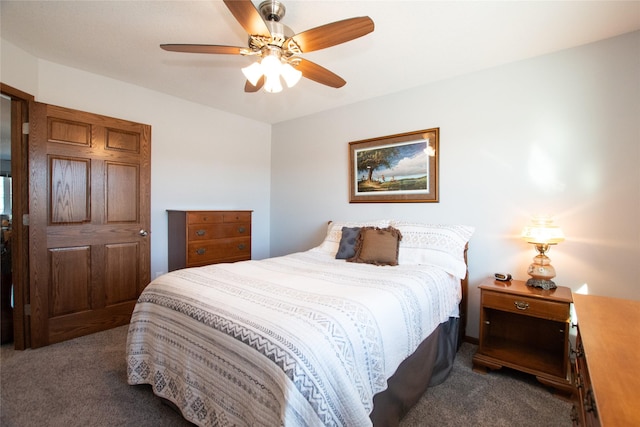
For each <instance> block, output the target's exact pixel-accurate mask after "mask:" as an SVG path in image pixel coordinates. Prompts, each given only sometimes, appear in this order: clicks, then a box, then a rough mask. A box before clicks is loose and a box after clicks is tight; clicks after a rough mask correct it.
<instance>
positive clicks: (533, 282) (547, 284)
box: [527, 279, 556, 290]
mask: <svg viewBox="0 0 640 427" xmlns="http://www.w3.org/2000/svg"><path fill="white" fill-rule="evenodd" d="M527 286H533V287H535V288H542V289H547V290H548V289H555V288H556V284H555V283H554V282H553V280H541V279H529V280H527Z"/></svg>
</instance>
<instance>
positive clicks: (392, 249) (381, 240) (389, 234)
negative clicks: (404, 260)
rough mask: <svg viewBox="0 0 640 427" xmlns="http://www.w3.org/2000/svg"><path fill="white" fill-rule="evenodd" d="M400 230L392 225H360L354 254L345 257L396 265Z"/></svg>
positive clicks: (358, 260)
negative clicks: (384, 226) (350, 256)
mask: <svg viewBox="0 0 640 427" xmlns="http://www.w3.org/2000/svg"><path fill="white" fill-rule="evenodd" d="M400 240H402V234H401V233H400V231H399V230H398V229H396V228H393V227H386V228H379V227H362V228H361V229H360V234H359V235H358V240H357V241H356V254H355V255H354V256H353V257H352V258H349V259H347V261H349V262H360V263H366V264H375V265H398V247H399V246H400Z"/></svg>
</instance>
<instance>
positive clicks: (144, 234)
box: [138, 230, 149, 237]
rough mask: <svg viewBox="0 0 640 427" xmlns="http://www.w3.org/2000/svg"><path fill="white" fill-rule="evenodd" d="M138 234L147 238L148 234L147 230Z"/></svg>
mask: <svg viewBox="0 0 640 427" xmlns="http://www.w3.org/2000/svg"><path fill="white" fill-rule="evenodd" d="M138 234H139V235H141V236H142V237H147V236H148V235H149V232H148V231H147V230H140V231H138Z"/></svg>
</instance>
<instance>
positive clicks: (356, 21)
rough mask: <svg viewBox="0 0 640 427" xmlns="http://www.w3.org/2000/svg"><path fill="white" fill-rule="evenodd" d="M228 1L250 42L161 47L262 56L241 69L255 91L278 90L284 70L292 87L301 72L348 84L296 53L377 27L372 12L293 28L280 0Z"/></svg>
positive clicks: (336, 84) (329, 83)
mask: <svg viewBox="0 0 640 427" xmlns="http://www.w3.org/2000/svg"><path fill="white" fill-rule="evenodd" d="M224 4H225V5H226V6H227V8H228V9H229V10H230V11H231V13H232V14H233V16H234V17H235V18H236V20H237V21H238V22H239V23H240V25H242V27H243V28H244V29H245V31H246V32H247V33H248V34H249V43H248V47H236V46H220V45H204V44H162V45H160V47H161V48H162V49H164V50H168V51H172V52H186V53H210V54H227V55H243V56H256V57H257V58H260V59H259V61H258V62H255V63H253V64H251V65H250V66H249V67H245V68H243V69H242V72H243V73H244V74H245V76H246V77H247V82H246V83H245V86H244V90H245V92H257V91H258V90H260V89H261V88H262V87H264V89H265V91H267V92H272V93H273V92H280V91H281V90H282V83H281V81H280V77H281V76H282V78H283V79H284V80H285V83H286V84H287V86H288V87H293V85H295V84H296V83H297V82H298V80H300V77H306V78H308V79H310V80H313V81H315V82H318V83H321V84H323V85H327V86H330V87H334V88H339V87H342V86H344V85H345V84H346V81H345V80H344V79H342V77H340V76H338V75H337V74H335V73H333V72H331V71H329V70H327V69H326V68H324V67H322V66H320V65H318V64H315V63H313V62H311V61H309V60H307V59H304V58H301V57H300V56H298V55H300V54H301V53H307V52H313V51H315V50H320V49H324V48H327V47H331V46H335V45H338V44H341V43H345V42H348V41H350V40H353V39H356V38H358V37H362V36H364V35H366V34H369V33H370V32H372V31H373V29H374V24H373V21H372V20H371V18H369V17H368V16H362V17H357V18H350V19H345V20H342V21H336V22H332V23H330V24H325V25H322V26H319V27H315V28H312V29H310V30H307V31H303V32H301V33H298V34H295V33H294V32H293V31H292V30H291V28H289V27H287V26H286V25H283V24H281V23H280V20H281V19H282V18H283V17H284V15H285V11H286V9H285V7H284V5H283V4H282V3H280V2H279V1H275V0H267V1H263V2H262V3H260V5H259V6H258V8H256V7H255V6H254V5H253V3H252V2H251V0H224Z"/></svg>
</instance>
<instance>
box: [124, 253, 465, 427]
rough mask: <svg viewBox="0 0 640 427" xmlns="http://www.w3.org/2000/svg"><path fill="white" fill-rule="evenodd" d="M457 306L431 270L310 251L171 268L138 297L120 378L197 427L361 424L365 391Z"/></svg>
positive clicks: (369, 402) (447, 278)
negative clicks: (145, 388)
mask: <svg viewBox="0 0 640 427" xmlns="http://www.w3.org/2000/svg"><path fill="white" fill-rule="evenodd" d="M459 300H460V282H459V280H458V279H456V278H454V277H452V276H451V275H449V274H448V273H445V272H444V271H442V270H439V269H435V268H434V267H427V266H409V265H399V266H395V267H378V266H373V265H368V264H354V263H347V262H345V261H344V260H336V259H333V257H332V256H330V255H328V254H326V253H323V252H321V251H316V250H310V251H307V252H301V253H296V254H291V255H288V256H284V257H277V258H270V259H267V260H261V261H246V262H240V263H235V264H217V265H212V266H206V267H200V268H192V269H185V270H178V271H174V272H171V273H169V274H166V275H164V276H161V277H159V278H157V279H156V280H154V281H153V282H152V283H151V284H150V285H149V286H147V288H146V289H145V291H144V292H143V293H142V295H141V296H140V298H139V300H138V304H137V305H136V308H135V310H134V313H133V316H132V319H131V324H130V328H129V335H128V340H127V365H128V369H127V372H128V381H129V383H130V384H151V385H152V386H153V391H154V393H155V394H157V395H159V396H162V397H164V398H166V399H168V400H170V401H172V402H173V403H175V404H176V405H177V407H178V408H179V409H180V410H181V411H182V414H183V416H184V417H185V418H186V419H188V420H189V421H191V422H193V423H196V424H198V425H203V426H268V427H274V426H280V425H283V426H291V427H297V426H321V425H323V426H349V427H354V426H370V425H371V421H370V419H369V413H370V412H371V410H372V408H373V396H374V394H376V393H378V392H380V391H382V390H384V389H386V387H387V383H386V380H387V378H389V377H390V376H391V375H392V374H393V373H394V372H395V370H396V368H397V367H398V365H399V364H400V362H402V361H403V360H404V359H405V358H406V357H407V356H409V355H410V354H411V353H412V352H413V351H414V350H415V349H416V348H417V346H418V344H419V343H420V342H421V341H422V340H423V339H425V338H426V337H427V336H428V335H429V334H430V333H431V332H432V331H433V330H434V329H435V328H436V326H437V325H438V324H440V323H442V322H444V321H446V320H447V319H448V318H449V316H451V315H457V304H458V302H459Z"/></svg>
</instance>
